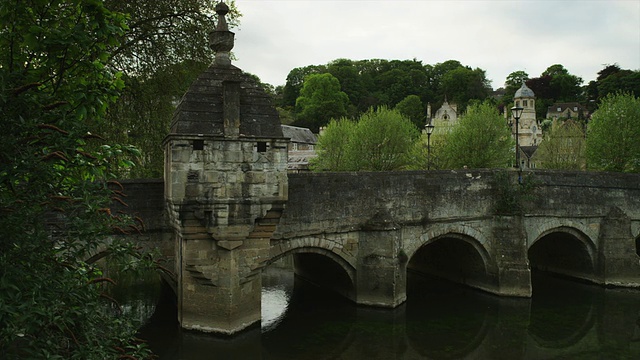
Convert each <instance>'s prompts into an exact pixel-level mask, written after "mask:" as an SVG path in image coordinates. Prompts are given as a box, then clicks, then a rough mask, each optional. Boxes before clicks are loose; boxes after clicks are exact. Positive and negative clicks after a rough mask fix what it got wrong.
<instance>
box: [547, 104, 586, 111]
mask: <svg viewBox="0 0 640 360" xmlns="http://www.w3.org/2000/svg"><path fill="white" fill-rule="evenodd" d="M574 107H577V108H578V109H582V110H584V106H582V105H580V103H577V102H568V103H554V104H553V105H551V106H549V107H548V108H547V112H558V110H557V109H558V108H560V111H559V112H563V111H565V110H566V109H567V108H570V109H573V108H574Z"/></svg>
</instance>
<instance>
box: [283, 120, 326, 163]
mask: <svg viewBox="0 0 640 360" xmlns="http://www.w3.org/2000/svg"><path fill="white" fill-rule="evenodd" d="M282 134H283V135H284V137H285V138H289V139H290V141H289V156H288V160H287V172H289V173H299V172H305V171H310V169H309V160H311V159H312V158H314V157H316V156H318V155H317V154H316V151H315V145H316V143H317V142H318V138H317V137H316V135H315V134H314V133H313V132H312V131H311V130H310V129H307V128H301V127H297V126H290V125H282Z"/></svg>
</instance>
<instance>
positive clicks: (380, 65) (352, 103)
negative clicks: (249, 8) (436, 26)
mask: <svg viewBox="0 0 640 360" xmlns="http://www.w3.org/2000/svg"><path fill="white" fill-rule="evenodd" d="M325 73H327V74H331V75H332V76H333V77H335V78H336V79H338V82H339V83H340V90H341V91H342V92H344V93H345V94H346V95H347V97H348V103H347V106H346V111H347V113H346V115H347V116H348V117H350V118H357V117H358V116H359V115H360V114H362V113H364V112H366V111H368V110H369V109H370V108H371V107H374V108H377V107H382V106H386V107H388V108H395V107H396V106H397V105H398V104H399V103H401V102H403V101H404V100H405V99H407V97H408V96H411V95H413V96H417V97H418V100H420V102H421V103H422V106H423V108H422V109H421V111H422V112H423V113H424V114H425V115H426V104H427V103H431V104H432V107H434V108H437V107H439V106H440V104H442V102H443V101H444V99H445V98H447V99H449V101H452V100H453V101H455V102H456V103H457V105H458V109H459V110H461V111H464V109H465V107H466V105H467V103H468V102H469V101H470V100H474V99H476V100H484V99H486V98H487V97H488V96H489V94H490V91H491V87H490V84H489V81H488V80H487V78H486V74H485V71H484V70H482V69H479V68H476V69H472V68H470V67H468V66H464V65H462V64H461V63H460V62H458V61H455V60H449V61H446V62H444V63H440V64H436V65H424V64H422V62H421V61H418V60H416V59H413V60H381V59H371V60H358V61H353V60H349V59H337V60H334V61H332V62H330V63H329V64H326V65H311V66H306V67H302V68H295V69H292V70H291V71H290V72H289V75H288V76H287V83H286V84H285V86H284V87H282V89H280V91H281V96H280V97H279V103H278V105H279V107H280V108H281V109H284V110H288V111H289V112H290V113H291V116H292V117H294V118H295V120H294V122H293V124H294V125H298V126H304V124H305V123H306V122H308V121H309V119H308V118H306V119H305V118H304V117H305V116H304V115H302V116H301V111H302V110H301V108H299V107H297V105H296V104H297V101H298V98H299V97H300V96H301V95H302V94H301V92H302V89H303V87H304V82H305V81H306V79H307V78H309V77H310V76H311V75H317V74H325ZM410 101H412V102H414V104H415V103H417V102H416V101H415V99H412V100H410ZM405 105H406V104H403V105H401V106H400V108H401V109H403V111H405V113H406V111H407V110H408V109H407V108H406V107H405ZM410 117H411V118H412V120H413V121H414V123H415V124H416V126H417V127H418V126H422V122H421V121H420V120H419V119H418V117H417V115H410ZM322 122H324V123H322ZM327 122H328V119H322V120H320V124H319V125H320V126H323V125H325V124H326V123H327Z"/></svg>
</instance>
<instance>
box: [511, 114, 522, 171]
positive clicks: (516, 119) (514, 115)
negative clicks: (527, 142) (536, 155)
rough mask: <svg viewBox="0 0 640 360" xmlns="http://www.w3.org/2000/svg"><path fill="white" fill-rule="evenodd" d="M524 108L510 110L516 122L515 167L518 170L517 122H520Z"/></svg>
mask: <svg viewBox="0 0 640 360" xmlns="http://www.w3.org/2000/svg"><path fill="white" fill-rule="evenodd" d="M523 110H524V108H522V107H520V106H514V107H512V108H511V114H512V115H513V118H514V119H515V121H516V167H517V168H520V146H519V145H518V121H519V120H520V116H522V111H523Z"/></svg>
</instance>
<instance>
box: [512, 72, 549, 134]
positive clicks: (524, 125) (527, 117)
mask: <svg viewBox="0 0 640 360" xmlns="http://www.w3.org/2000/svg"><path fill="white" fill-rule="evenodd" d="M513 100H514V106H521V107H522V108H523V109H524V110H522V116H521V117H520V120H519V121H518V129H517V131H516V121H515V119H513V118H512V119H511V121H509V123H510V124H511V129H512V130H511V131H512V133H513V135H514V136H515V135H516V133H517V134H518V144H519V145H520V146H538V144H540V142H541V141H542V129H540V126H539V124H538V121H537V120H536V96H535V94H534V93H533V90H531V89H529V87H528V86H527V85H526V84H525V83H524V82H523V83H522V86H521V87H520V89H518V91H516V93H515V95H514V96H513Z"/></svg>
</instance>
